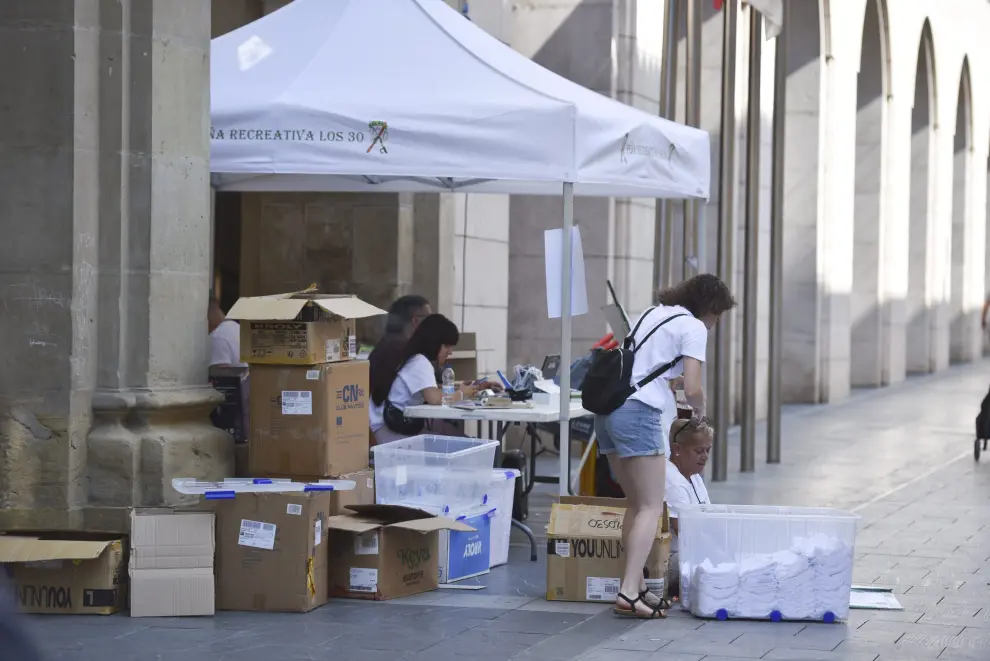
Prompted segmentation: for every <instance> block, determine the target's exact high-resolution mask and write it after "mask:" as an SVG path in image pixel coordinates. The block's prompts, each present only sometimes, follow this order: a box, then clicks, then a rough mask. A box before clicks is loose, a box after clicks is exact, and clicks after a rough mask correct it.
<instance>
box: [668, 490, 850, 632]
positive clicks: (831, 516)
mask: <svg viewBox="0 0 990 661" xmlns="http://www.w3.org/2000/svg"><path fill="white" fill-rule="evenodd" d="M675 510H676V512H677V515H678V522H679V524H678V525H679V536H678V546H679V558H678V563H679V565H680V571H681V603H682V604H683V605H684V607H685V608H687V609H688V610H689V611H690V612H691V613H692V614H694V615H696V616H699V617H707V618H716V619H719V620H725V619H729V618H745V619H766V620H774V621H779V620H819V621H825V622H834V621H836V620H843V619H845V618H846V617H847V616H848V615H849V593H850V589H851V587H852V571H853V559H854V557H855V554H854V548H855V545H856V522H857V521H858V520H859V517H858V516H856V515H855V514H852V513H850V512H844V511H842V510H836V509H827V508H810V507H768V506H751V505H688V506H679V507H676V508H675Z"/></svg>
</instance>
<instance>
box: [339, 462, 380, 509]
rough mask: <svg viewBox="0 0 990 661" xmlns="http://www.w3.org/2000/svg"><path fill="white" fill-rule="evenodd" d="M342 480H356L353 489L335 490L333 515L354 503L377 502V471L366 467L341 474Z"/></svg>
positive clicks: (367, 503)
mask: <svg viewBox="0 0 990 661" xmlns="http://www.w3.org/2000/svg"><path fill="white" fill-rule="evenodd" d="M340 479H341V480H354V489H352V490H351V491H334V492H333V494H332V495H331V505H330V508H331V515H336V514H343V513H344V510H345V509H347V508H350V507H352V506H353V505H374V504H375V471H374V469H373V468H366V469H365V470H362V471H356V472H354V473H346V474H344V475H341V476H340Z"/></svg>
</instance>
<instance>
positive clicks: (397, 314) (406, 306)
mask: <svg viewBox="0 0 990 661" xmlns="http://www.w3.org/2000/svg"><path fill="white" fill-rule="evenodd" d="M432 313H433V311H432V310H431V309H430V302H429V301H428V300H426V299H425V298H423V297H422V296H412V295H410V296H402V297H400V298H398V299H396V300H395V302H394V303H392V305H391V306H390V307H389V309H388V317H387V318H386V321H385V334H384V335H383V336H382V338H381V339H380V340H378V343H377V344H376V345H375V348H374V349H373V350H372V351H371V354H370V355H369V356H368V369H369V370H370V371H371V383H374V382H375V379H377V378H379V376H380V373H381V372H384V373H385V374H387V375H394V374H395V372H396V370H398V369H399V363H400V362H401V361H402V356H403V353H404V352H405V350H406V343H407V342H409V338H410V337H412V334H413V333H414V332H416V327H417V326H419V324H420V322H421V321H423V320H424V319H426V318H427V317H429V316H430V315H431V314H432Z"/></svg>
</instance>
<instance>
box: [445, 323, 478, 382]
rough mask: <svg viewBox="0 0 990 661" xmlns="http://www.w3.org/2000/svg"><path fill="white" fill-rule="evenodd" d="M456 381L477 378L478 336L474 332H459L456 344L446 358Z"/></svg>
mask: <svg viewBox="0 0 990 661" xmlns="http://www.w3.org/2000/svg"><path fill="white" fill-rule="evenodd" d="M447 363H448V364H449V365H450V367H451V369H453V370H454V376H455V377H457V380H458V381H474V380H475V379H477V378H478V338H477V336H476V335H475V334H474V333H461V336H460V338H459V339H458V340H457V346H456V347H454V351H453V353H451V354H450V357H449V358H448V359H447Z"/></svg>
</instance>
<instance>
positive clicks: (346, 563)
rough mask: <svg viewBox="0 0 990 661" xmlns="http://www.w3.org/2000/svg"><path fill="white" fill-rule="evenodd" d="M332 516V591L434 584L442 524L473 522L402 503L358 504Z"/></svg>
mask: <svg viewBox="0 0 990 661" xmlns="http://www.w3.org/2000/svg"><path fill="white" fill-rule="evenodd" d="M350 509H351V510H352V511H351V512H350V513H348V514H338V515H337V516H332V517H330V521H329V523H328V526H329V528H330V583H329V585H330V594H331V596H334V597H350V598H352V599H375V600H384V599H394V598H396V597H406V596H409V595H413V594H419V593H421V592H429V591H430V590H435V589H436V588H437V585H438V580H437V579H438V572H439V570H438V562H437V556H438V541H439V532H440V531H441V530H454V531H460V532H474V529H473V528H471V527H470V526H469V525H467V524H465V523H462V522H459V521H454V520H452V519H446V518H443V517H438V516H433V515H432V514H428V513H426V512H423V511H422V510H417V509H412V508H409V507H400V506H397V505H354V506H352V507H351V508H350Z"/></svg>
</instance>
